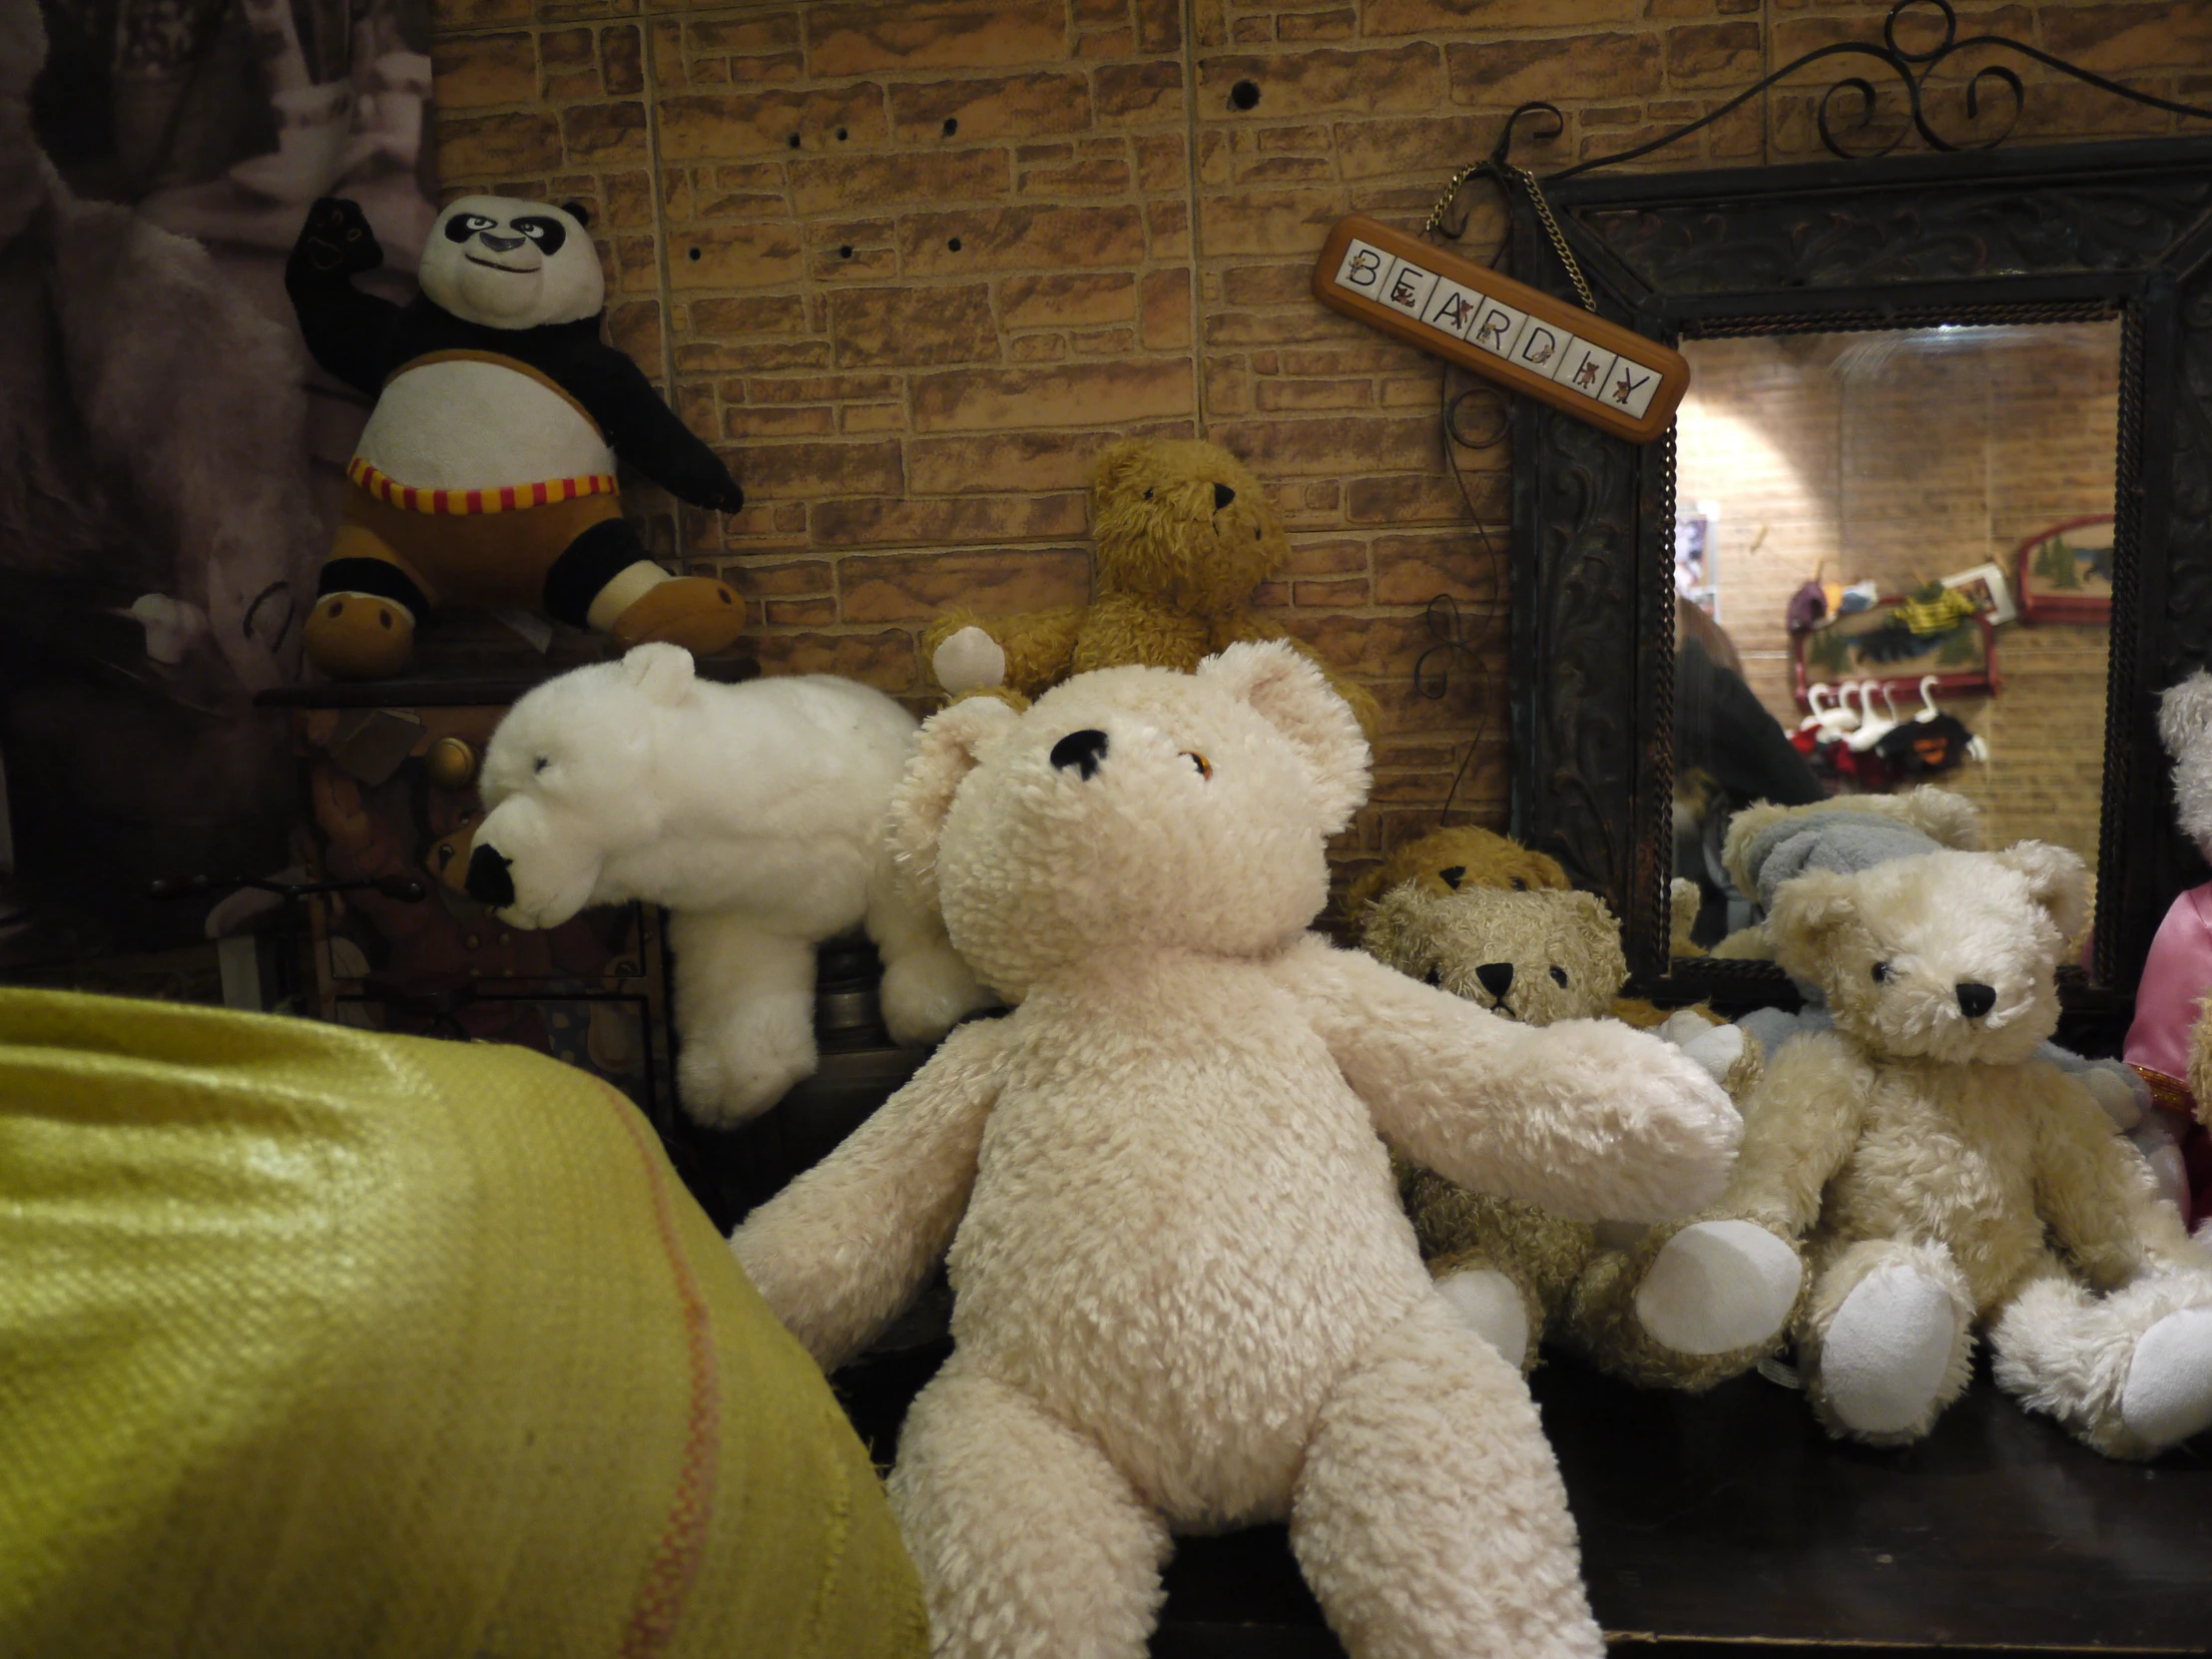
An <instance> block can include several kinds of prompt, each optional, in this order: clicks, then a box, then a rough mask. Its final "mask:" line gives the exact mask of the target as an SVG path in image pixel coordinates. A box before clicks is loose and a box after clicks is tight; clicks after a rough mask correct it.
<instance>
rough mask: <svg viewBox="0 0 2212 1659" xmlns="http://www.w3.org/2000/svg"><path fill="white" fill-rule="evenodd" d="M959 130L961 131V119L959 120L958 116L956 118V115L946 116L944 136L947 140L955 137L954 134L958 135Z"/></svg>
mask: <svg viewBox="0 0 2212 1659" xmlns="http://www.w3.org/2000/svg"><path fill="white" fill-rule="evenodd" d="M959 130H960V118H959V117H958V116H956V115H948V116H946V117H945V118H944V136H945V137H946V138H950V137H951V136H952V135H953V134H954V133H957V132H958V131H959Z"/></svg>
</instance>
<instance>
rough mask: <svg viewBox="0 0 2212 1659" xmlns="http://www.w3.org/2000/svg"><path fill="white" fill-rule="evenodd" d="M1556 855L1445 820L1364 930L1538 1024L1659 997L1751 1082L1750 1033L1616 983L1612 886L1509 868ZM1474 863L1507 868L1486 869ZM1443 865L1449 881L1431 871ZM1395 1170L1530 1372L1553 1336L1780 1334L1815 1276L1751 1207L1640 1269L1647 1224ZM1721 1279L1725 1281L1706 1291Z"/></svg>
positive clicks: (1433, 1251) (1443, 1253)
mask: <svg viewBox="0 0 2212 1659" xmlns="http://www.w3.org/2000/svg"><path fill="white" fill-rule="evenodd" d="M1445 836H1448V837H1451V838H1450V839H1449V840H1448V841H1445V840H1443V839H1442V838H1441V837H1445ZM1430 843H1433V844H1430ZM1440 848H1448V850H1446V851H1444V853H1443V855H1445V856H1448V857H1449V858H1451V859H1452V862H1451V863H1447V864H1444V865H1441V866H1436V865H1435V863H1434V859H1435V856H1436V854H1437V852H1438V850H1439V849H1440ZM1541 856H1542V855H1541V854H1534V853H1529V852H1527V850H1526V849H1525V848H1522V847H1520V846H1518V845H1517V844H1516V843H1514V842H1512V841H1510V840H1507V839H1505V837H1503V836H1499V835H1492V834H1491V833H1490V832H1489V831H1487V830H1446V831H1441V832H1440V833H1439V836H1438V837H1430V838H1429V840H1428V841H1427V842H1416V843H1414V845H1413V846H1412V847H1408V848H1403V849H1401V850H1400V854H1399V856H1398V857H1397V858H1395V859H1394V860H1393V862H1392V864H1391V865H1388V866H1385V869H1386V870H1389V869H1396V868H1411V869H1413V870H1415V871H1416V873H1415V874H1414V875H1413V876H1412V877H1411V878H1409V879H1406V880H1402V881H1399V882H1398V883H1397V884H1395V885H1393V886H1391V887H1390V888H1389V889H1388V890H1387V891H1385V892H1383V894H1382V895H1381V896H1380V897H1377V898H1373V899H1372V900H1370V901H1369V902H1368V903H1367V905H1366V907H1365V908H1364V909H1362V910H1361V911H1360V912H1359V917H1358V919H1359V922H1360V927H1361V942H1362V943H1363V945H1364V946H1365V947H1366V948H1367V950H1368V951H1369V952H1370V953H1371V954H1372V955H1374V956H1376V957H1378V958H1379V959H1380V960H1382V961H1383V962H1386V963H1388V964H1389V965H1390V966H1392V967H1395V968H1397V969H1398V970H1399V971H1401V972H1403V973H1406V974H1409V975H1411V976H1412V977H1414V978H1417V979H1421V980H1423V981H1425V982H1426V983H1428V984H1431V985H1436V986H1439V987H1441V988H1442V989H1444V990H1448V991H1451V992H1453V993H1454V994H1456V995H1459V996H1462V997H1465V998H1467V999H1468V1000H1469V1001H1472V1002H1474V1003H1476V1004H1477V1005H1478V1006H1481V1007H1483V1008H1487V1009H1489V1010H1490V1011H1491V1012H1493V1013H1496V1014H1498V1015H1500V1016H1501V1017H1503V1018H1506V1019H1511V1020H1514V1021H1517V1022H1520V1023H1523V1024H1528V1025H1551V1024H1553V1023H1555V1022H1558V1021H1563V1020H1587V1019H1595V1018H1619V1017H1620V1015H1621V1013H1622V1011H1623V1010H1624V1009H1625V1010H1627V1011H1630V1012H1634V1013H1637V1014H1639V1015H1642V1014H1645V1013H1649V1014H1651V1015H1652V1016H1654V1018H1653V1022H1654V1023H1658V1022H1661V1021H1663V1022H1664V1023H1660V1024H1659V1035H1661V1036H1662V1037H1665V1038H1666V1039H1667V1040H1669V1041H1672V1042H1675V1043H1676V1044H1677V1045H1678V1046H1680V1047H1681V1048H1682V1049H1683V1050H1684V1052H1685V1053H1686V1054H1687V1055H1689V1056H1690V1057H1691V1058H1693V1059H1695V1060H1697V1061H1698V1062H1699V1063H1701V1064H1702V1065H1704V1066H1705V1067H1706V1069H1707V1070H1708V1071H1709V1072H1710V1073H1711V1074H1712V1075H1713V1076H1714V1077H1715V1078H1716V1079H1717V1080H1719V1081H1720V1082H1722V1084H1723V1086H1724V1087H1726V1088H1728V1089H1729V1091H1730V1093H1731V1094H1732V1095H1736V1096H1739V1097H1740V1096H1741V1095H1742V1094H1744V1093H1745V1092H1746V1091H1747V1090H1748V1088H1749V1086H1750V1084H1751V1083H1752V1081H1753V1080H1754V1079H1755V1078H1756V1077H1757V1075H1758V1071H1759V1053H1758V1048H1757V1045H1756V1044H1747V1043H1746V1042H1745V1041H1744V1040H1743V1034H1742V1033H1741V1031H1739V1030H1738V1029H1737V1028H1735V1027H1733V1026H1727V1025H1713V1024H1711V1023H1709V1022H1708V1020H1707V1019H1706V1017H1705V1016H1704V1015H1703V1014H1701V1013H1698V1012H1695V1011H1691V1010H1683V1011H1681V1012H1678V1013H1676V1014H1674V1015H1672V1016H1668V1015H1665V1014H1661V1013H1658V1012H1657V1011H1656V1010H1652V1009H1651V1008H1650V1005H1649V1004H1648V1003H1637V1002H1628V1001H1625V1000H1624V999H1621V998H1620V997H1619V994H1618V993H1619V991H1620V989H1621V986H1622V985H1623V984H1624V983H1625V982H1626V980H1627V978H1628V965H1627V960H1626V958H1625V957H1624V956H1623V954H1622V952H1621V946H1620V935H1619V928H1618V925H1617V924H1616V923H1615V921H1614V919H1613V916H1612V913H1611V911H1609V910H1608V909H1607V908H1606V906H1605V903H1604V901H1603V900H1602V899H1600V898H1598V897H1597V896H1596V895H1595V894H1593V893H1585V892H1575V891H1571V890H1568V889H1566V888H1565V887H1564V886H1563V885H1561V886H1552V885H1543V886H1529V887H1524V888H1522V889H1520V890H1514V889H1513V888H1511V887H1510V886H1509V885H1506V884H1504V883H1507V882H1510V881H1511V880H1514V879H1524V880H1525V879H1526V878H1527V877H1526V876H1521V875H1518V874H1517V873H1515V872H1518V871H1521V870H1524V869H1527V868H1528V865H1527V863H1526V862H1525V860H1527V859H1530V858H1541ZM1462 860H1463V863H1462ZM1543 861H1544V862H1546V863H1548V862H1549V861H1550V860H1548V859H1545V860H1543ZM1552 867H1553V868H1556V867H1557V866H1556V865H1553V866H1552ZM1455 868H1456V869H1458V871H1459V873H1458V878H1457V882H1456V884H1455V885H1454V884H1453V882H1452V878H1451V876H1450V874H1449V872H1450V871H1451V870H1453V869H1455ZM1476 872H1480V873H1481V874H1482V875H1483V876H1485V877H1487V878H1488V879H1489V881H1490V882H1491V883H1493V884H1477V882H1476V879H1475V876H1476ZM1536 873H1538V874H1540V873H1541V872H1540V871H1537V872H1536ZM1430 875H1432V876H1434V877H1436V878H1437V880H1438V883H1439V884H1440V886H1441V888H1442V890H1440V891H1438V890H1434V889H1433V888H1431V887H1430V886H1429V885H1428V883H1427V881H1426V880H1425V879H1424V877H1425V876H1430ZM1562 880H1563V877H1562ZM1359 890H1360V891H1362V892H1363V893H1364V892H1365V890H1366V889H1364V888H1363V889H1359ZM1397 1172H1398V1177H1399V1196H1400V1198H1401V1199H1402V1201H1403V1203H1404V1205H1405V1211H1406V1215H1407V1216H1408V1218H1409V1219H1410V1220H1411V1221H1412V1223H1413V1230H1414V1234H1415V1236H1416V1238H1417V1239H1418V1240H1419V1242H1420V1247H1421V1255H1422V1258H1423V1259H1424V1260H1425V1261H1426V1262H1427V1264H1428V1269H1429V1272H1430V1273H1431V1274H1432V1275H1433V1276H1434V1277H1435V1279H1436V1281H1437V1289H1438V1290H1439V1291H1440V1292H1441V1293H1442V1295H1443V1297H1444V1299H1445V1301H1447V1302H1448V1303H1450V1304H1451V1306H1452V1307H1453V1308H1454V1309H1455V1310H1456V1311H1457V1312H1458V1313H1459V1315H1460V1317H1461V1318H1462V1319H1464V1320H1465V1321H1466V1322H1467V1323H1468V1324H1469V1325H1470V1326H1471V1327H1472V1328H1473V1329H1474V1330H1475V1331H1476V1333H1477V1334H1479V1335H1480V1336H1482V1337H1483V1338H1484V1339H1485V1340H1487V1341H1488V1342H1489V1343H1490V1344H1491V1346H1492V1347H1494V1348H1495V1349H1497V1350H1498V1352H1499V1353H1500V1354H1502V1355H1503V1356H1504V1357H1505V1358H1506V1360H1508V1361H1509V1362H1511V1363H1513V1364H1516V1365H1518V1366H1520V1367H1521V1369H1522V1370H1523V1371H1527V1370H1531V1369H1533V1367H1534V1365H1535V1361H1536V1354H1537V1347H1538V1343H1539V1342H1540V1341H1541V1340H1542V1339H1543V1338H1544V1337H1545V1336H1547V1335H1549V1336H1552V1337H1555V1338H1557V1339H1560V1340H1562V1341H1565V1342H1567V1343H1569V1344H1570V1345H1572V1346H1574V1347H1577V1348H1580V1349H1582V1350H1584V1351H1585V1352H1588V1353H1590V1354H1591V1355H1592V1356H1593V1357H1594V1358H1596V1359H1598V1360H1599V1361H1600V1362H1601V1363H1604V1362H1608V1361H1609V1360H1610V1358H1611V1356H1612V1353H1613V1351H1614V1350H1616V1349H1626V1350H1628V1351H1629V1353H1630V1355H1633V1354H1634V1353H1635V1351H1637V1350H1639V1349H1642V1348H1645V1347H1649V1346H1651V1345H1654V1344H1656V1345H1658V1347H1659V1348H1660V1349H1662V1350H1663V1351H1664V1352H1665V1353H1667V1354H1668V1355H1669V1356H1670V1358H1672V1359H1673V1360H1674V1361H1675V1362H1676V1363H1677V1364H1685V1365H1694V1363H1695V1361H1696V1360H1697V1359H1698V1358H1700V1357H1702V1356H1705V1355H1708V1354H1725V1355H1729V1356H1734V1355H1736V1354H1738V1353H1740V1352H1742V1351H1743V1350H1745V1349H1746V1348H1751V1347H1756V1346H1759V1345H1762V1344H1763V1345H1765V1346H1767V1347H1772V1346H1773V1345H1774V1344H1775V1343H1777V1342H1779V1341H1780V1338H1781V1335H1782V1330H1783V1326H1784V1324H1785V1322H1786V1320H1787V1318H1788V1316H1789V1313H1790V1311H1791V1309H1792V1307H1793V1306H1794V1305H1795V1304H1796V1301H1797V1298H1798V1295H1799V1290H1800V1285H1801V1279H1802V1275H1801V1273H1800V1271H1799V1268H1798V1264H1797V1261H1796V1259H1795V1257H1794V1255H1793V1254H1792V1253H1791V1252H1790V1250H1789V1247H1788V1246H1787V1245H1785V1244H1783V1243H1782V1242H1781V1241H1780V1240H1778V1239H1776V1238H1774V1237H1773V1236H1772V1235H1771V1234H1770V1233H1767V1232H1765V1231H1764V1230H1762V1229H1760V1228H1758V1227H1755V1226H1752V1225H1750V1224H1747V1223H1742V1222H1720V1223H1716V1224H1712V1225H1709V1226H1707V1227H1704V1228H1702V1229H1689V1230H1685V1231H1684V1232H1683V1233H1681V1234H1675V1235H1673V1236H1672V1241H1671V1242H1673V1245H1674V1248H1673V1252H1672V1256H1671V1257H1670V1259H1669V1261H1668V1262H1667V1263H1666V1264H1664V1265H1660V1264H1656V1263H1652V1262H1650V1260H1649V1258H1648V1257H1645V1256H1642V1255H1638V1256H1637V1257H1636V1258H1634V1260H1635V1263H1636V1267H1637V1270H1638V1271H1637V1272H1635V1273H1633V1274H1630V1273H1625V1272H1623V1271H1622V1268H1623V1265H1624V1264H1625V1262H1626V1261H1628V1260H1629V1259H1630V1258H1629V1257H1628V1256H1627V1255H1626V1253H1625V1247H1627V1246H1629V1245H1630V1244H1632V1243H1633V1242H1634V1240H1635V1239H1636V1237H1637V1233H1636V1230H1635V1229H1633V1228H1631V1229H1625V1230H1623V1229H1616V1228H1609V1227H1606V1226H1603V1225H1593V1224H1591V1223H1589V1222H1583V1221H1570V1220H1566V1219H1564V1218H1562V1217H1559V1216H1556V1215H1554V1214H1552V1213H1550V1212H1548V1211H1546V1210H1544V1209H1541V1208H1539V1207H1538V1206H1536V1205H1533V1204H1527V1203H1522V1202H1518V1201H1515V1200H1510V1199H1500V1198H1493V1197H1489V1196H1486V1195H1482V1194H1477V1193H1473V1192H1470V1191H1468V1190H1467V1189H1465V1188H1463V1187H1459V1186H1456V1185H1454V1184H1453V1183H1451V1182H1449V1181H1447V1180H1445V1179H1444V1178H1443V1177H1442V1176H1440V1175H1437V1174H1435V1173H1434V1172H1433V1171H1430V1170H1426V1169H1421V1168H1419V1167H1417V1166H1415V1165H1412V1164H1410V1163H1407V1162H1404V1161H1403V1160H1400V1161H1399V1162H1398V1165H1397ZM1652 1268H1656V1270H1657V1271H1656V1272H1653V1271H1648V1270H1649V1269H1652ZM1715 1285H1719V1286H1722V1287H1724V1289H1725V1292H1726V1294H1725V1295H1723V1296H1722V1297H1719V1298H1714V1297H1712V1296H1711V1295H1709V1294H1708V1293H1709V1292H1710V1290H1711V1289H1712V1287H1714V1286H1715ZM1646 1287H1649V1288H1648V1289H1647V1288H1646ZM1614 1369H1628V1368H1627V1367H1625V1366H1623V1367H1616V1368H1614Z"/></svg>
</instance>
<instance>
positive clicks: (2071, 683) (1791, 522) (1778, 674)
mask: <svg viewBox="0 0 2212 1659" xmlns="http://www.w3.org/2000/svg"><path fill="white" fill-rule="evenodd" d="M1682 350H1683V354H1684V355H1685V356H1686V357H1688V358H1689V360H1690V365H1691V371H1692V380H1691V387H1690V392H1689V395H1688V397H1687V398H1686V399H1685V400H1684V402H1683V404H1682V409H1681V413H1680V416H1679V423H1678V426H1677V429H1676V472H1675V501H1676V515H1675V588H1676V598H1675V617H1676V623H1675V643H1676V665H1677V668H1676V688H1675V779H1674V797H1675V829H1676V854H1675V867H1676V873H1677V874H1680V875H1685V876H1689V877H1691V878H1693V879H1695V880H1696V881H1698V883H1699V885H1700V887H1701V889H1702V893H1703V903H1702V905H1701V907H1700V910H1699V914H1698V920H1697V925H1696V927H1695V929H1694V931H1693V935H1692V936H1693V938H1694V939H1695V940H1696V942H1697V943H1698V944H1700V945H1706V946H1709V945H1711V944H1713V943H1715V942H1716V941H1718V940H1719V939H1721V938H1722V937H1724V936H1725V935H1726V934H1727V933H1730V932H1733V931H1734V930H1735V929H1736V928H1738V927H1741V926H1743V925H1745V924H1746V923H1748V922H1749V921H1750V920H1751V919H1753V915H1752V911H1751V909H1750V907H1749V905H1748V904H1747V903H1746V902H1745V901H1744V900H1743V898H1742V896H1741V895H1739V894H1736V893H1734V892H1733V891H1732V890H1731V889H1730V886H1729V883H1728V879H1727V875H1726V872H1725V871H1724V870H1723V869H1722V868H1721V863H1720V845H1721V836H1722V833H1723V831H1724V830H1725V829H1726V827H1727V821H1728V818H1729V815H1730V814H1732V813H1733V812H1735V811H1736V810H1737V809H1738V808H1740V807H1742V806H1744V805H1746V804H1748V803H1749V802H1751V801H1754V800H1762V799H1763V800H1769V801H1778V802H1785V803H1791V804H1797V803H1803V802H1809V801H1816V800H1819V799H1821V798H1823V797H1825V796H1834V795H1845V794H1861V793H1890V792H1894V791H1898V790H1904V789H1911V788H1912V787H1914V786H1915V785H1918V784H1924V783H1940V784H1941V785H1942V786H1943V787H1944V788H1946V789H1950V790H1955V791H1957V792H1958V793H1960V794H1962V795H1965V796H1967V797H1969V798H1971V799H1972V800H1973V801H1974V802H1975V803H1977V804H1978V805H1979V806H1980V808H1981V810H1982V815H1983V822H1984V829H1985V833H1986V836H1987V840H1988V843H1989V844H1990V845H1996V846H2001V845H2004V844H2005V843H2007V842H2009V841H2013V840H2017V839H2021V838H2023V837H2028V836H2034V837H2038V838H2041V839H2044V840H2050V841H2056V842H2058V843H2060V844H2062V845H2065V846H2070V847H2072V848H2073V849H2074V850H2076V851H2077V852H2079V853H2081V855H2082V856H2083V857H2084V858H2085V859H2086V860H2087V861H2088V863H2089V866H2090V868H2092V869H2094V868H2095V867H2096V858H2097V831H2098V818H2099V814H2100V811H2101V807H2102V790H2103V757H2104V700H2105V668H2106V659H2107V647H2108V640H2109V631H2110V630H2109V616H2110V609H2111V594H2112V511H2113V487H2114V477H2115V472H2116V464H2115V463H2116V452H2117V447H2118V427H2119V368H2120V325H2119V322H2118V321H2117V320H2116V319H2115V320H2110V321H2094V322H2064V323H2048V324H2036V325H2005V326H1996V327H1968V326H1952V327H1936V328H1919V329H1898V330H1888V331H1875V332H1850V333H1801V334H1782V335H1755V336H1749V337H1743V338H1732V339H1691V340H1685V341H1683V342H1682Z"/></svg>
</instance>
